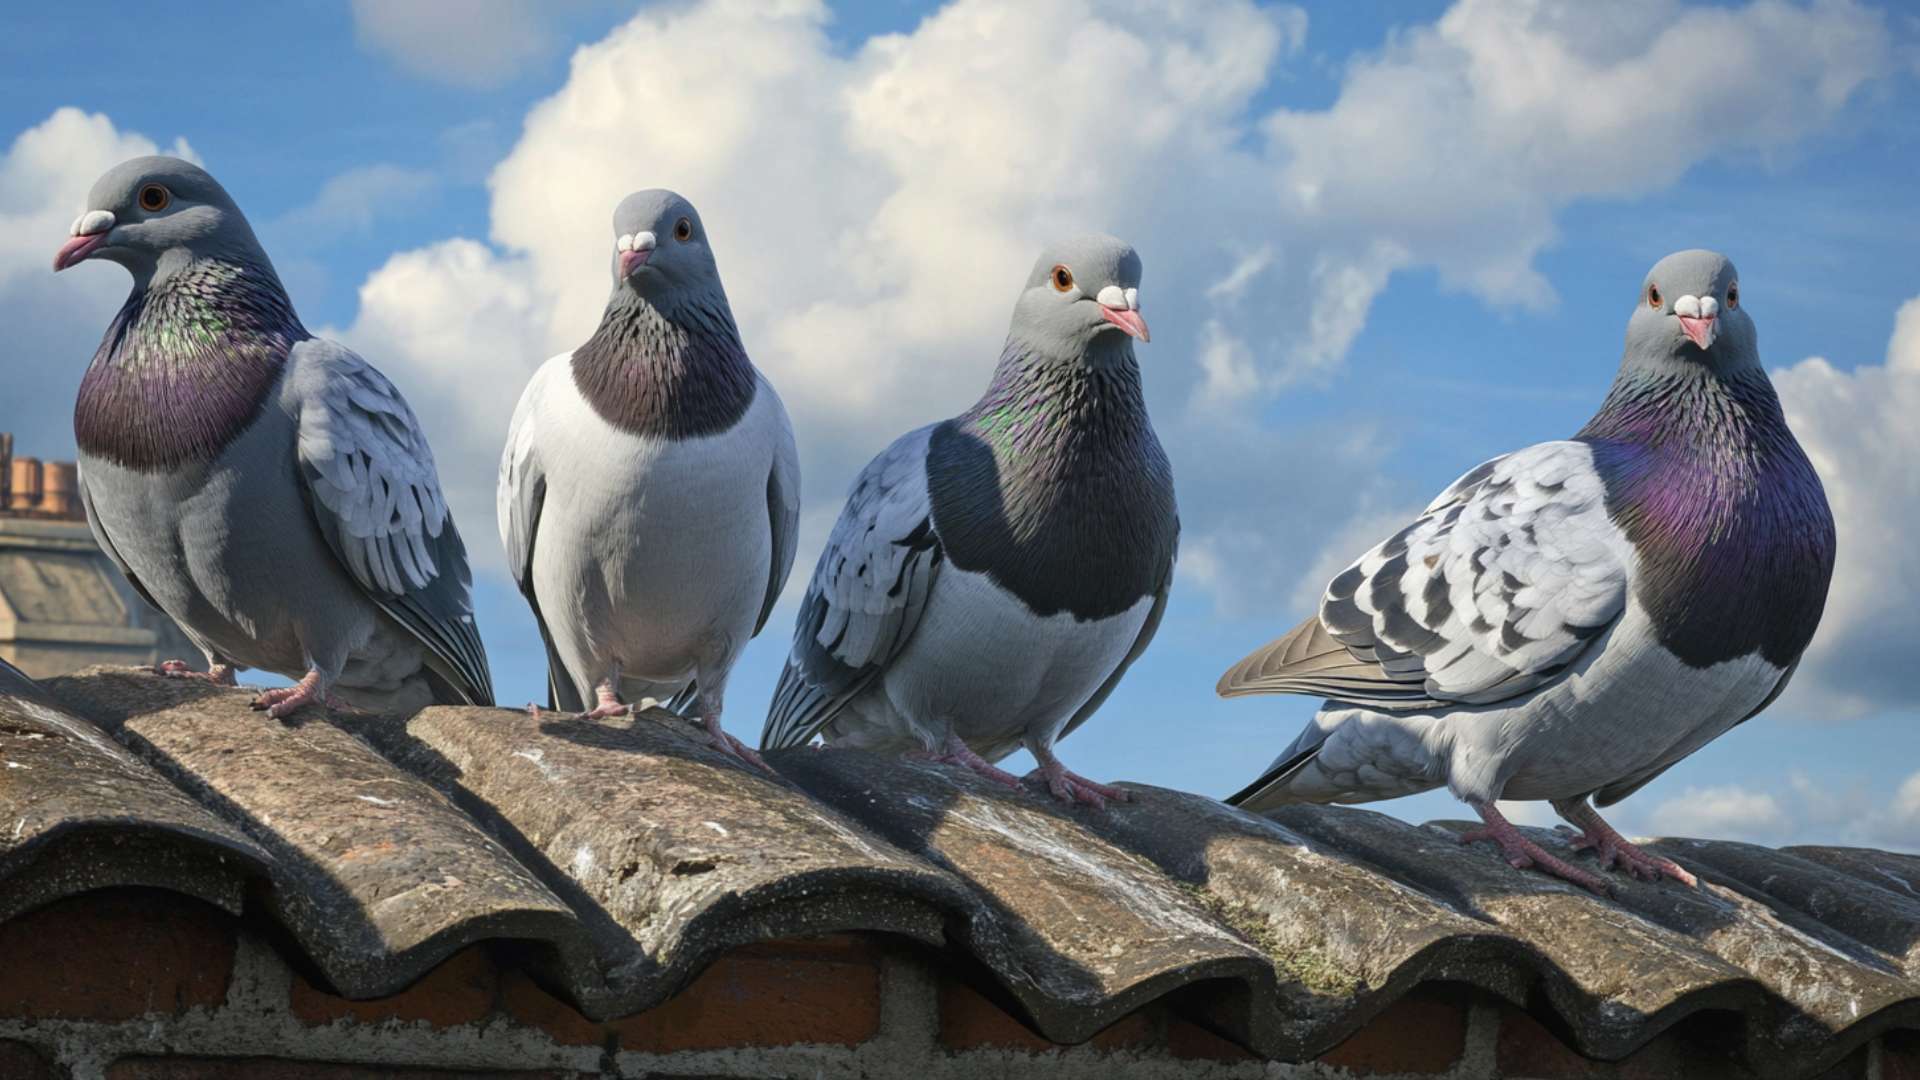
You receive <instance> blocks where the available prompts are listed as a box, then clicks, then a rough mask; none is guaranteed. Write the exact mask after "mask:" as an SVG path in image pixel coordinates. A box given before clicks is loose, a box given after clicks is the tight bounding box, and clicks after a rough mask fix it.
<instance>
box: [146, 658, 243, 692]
mask: <svg viewBox="0 0 1920 1080" xmlns="http://www.w3.org/2000/svg"><path fill="white" fill-rule="evenodd" d="M152 670H153V673H154V674H155V675H161V676H164V677H166V678H169V679H199V680H201V681H203V682H210V683H212V684H213V685H215V686H238V685H240V680H239V679H238V678H236V677H235V675H234V668H233V665H232V664H215V665H213V666H212V667H211V668H209V669H208V670H206V671H195V670H193V668H192V667H191V666H190V665H188V663H187V662H186V661H185V660H162V661H160V662H159V663H157V664H155V665H153V668H152Z"/></svg>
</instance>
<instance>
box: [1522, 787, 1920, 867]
mask: <svg viewBox="0 0 1920 1080" xmlns="http://www.w3.org/2000/svg"><path fill="white" fill-rule="evenodd" d="M1503 805H1504V804H1503ZM1616 816H1617V817H1618V818H1619V819H1620V824H1621V825H1622V827H1623V828H1624V829H1625V830H1626V831H1627V832H1629V833H1632V834H1639V835H1646V836H1690V837H1706V838H1711V839H1716V840H1744V841H1746V842H1748V843H1754V844H1767V845H1770V846H1776V847H1777V846H1781V845H1785V844H1794V843H1819V844H1853V845H1861V846H1867V847H1880V848H1888V849H1891V850H1896V851H1915V850H1920V772H1916V773H1913V774H1911V775H1909V776H1907V777H1905V778H1904V779H1903V780H1901V782H1900V783H1899V784H1897V785H1896V786H1895V788H1894V789H1893V790H1892V791H1891V792H1889V791H1886V790H1885V789H1880V790H1874V789H1873V788H1872V787H1871V786H1870V785H1863V784H1860V783H1841V782H1837V781H1836V779H1835V778H1833V777H1828V778H1827V779H1826V781H1825V782H1822V781H1819V780H1816V779H1814V778H1812V777H1809V776H1807V775H1806V774H1804V773H1798V772H1795V773H1789V774H1788V775H1786V776H1784V777H1779V778H1777V779H1775V780H1774V781H1772V782H1771V783H1769V784H1765V785H1756V786H1747V785H1741V784H1716V785H1711V786H1706V787H1699V786H1689V787H1686V788H1684V789H1682V790H1681V791H1680V793H1679V794H1677V795H1673V796H1670V797H1668V798H1666V799H1664V800H1662V801H1660V802H1659V803H1656V804H1654V806H1653V807H1652V809H1651V810H1638V809H1637V808H1635V807H1634V806H1633V804H1632V803H1628V804H1626V806H1624V807H1622V808H1621V809H1620V810H1619V811H1617V812H1616Z"/></svg>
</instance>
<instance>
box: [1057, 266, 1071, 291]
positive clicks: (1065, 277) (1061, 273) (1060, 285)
mask: <svg viewBox="0 0 1920 1080" xmlns="http://www.w3.org/2000/svg"><path fill="white" fill-rule="evenodd" d="M1053 287H1054V288H1055V289H1056V290H1058V291H1060V292H1066V291H1067V290H1068V289H1071V288H1073V271H1071V270H1069V269H1067V268H1066V267H1064V266H1056V267H1054V268H1053Z"/></svg>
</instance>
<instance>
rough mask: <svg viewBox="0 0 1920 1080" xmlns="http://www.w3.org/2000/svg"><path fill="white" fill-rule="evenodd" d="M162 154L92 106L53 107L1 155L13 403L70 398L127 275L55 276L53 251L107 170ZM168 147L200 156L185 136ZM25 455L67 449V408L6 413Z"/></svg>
mask: <svg viewBox="0 0 1920 1080" xmlns="http://www.w3.org/2000/svg"><path fill="white" fill-rule="evenodd" d="M160 152H162V149H161V147H160V146H159V145H158V144H156V143H155V142H154V141H153V140H152V139H150V138H148V137H146V136H144V135H140V134H137V133H135V132H129V131H121V130H120V129H119V128H117V127H115V126H114V124H113V121H112V120H110V119H108V118H107V117H106V116H103V115H101V114H99V113H87V112H83V111H81V110H79V109H74V108H63V109H58V110H56V111H55V112H54V113H53V114H52V115H51V116H48V117H47V119H45V120H44V121H42V122H40V123H39V124H36V125H34V126H33V127H30V128H28V129H27V130H26V131H24V132H22V133H21V134H20V135H19V136H18V137H17V138H15V139H14V140H13V143H12V145H11V146H9V147H8V148H7V150H6V153H5V155H4V156H0V325H5V326H6V327H7V343H6V353H5V355H6V359H7V382H8V391H9V394H10V395H11V397H12V400H13V401H16V402H51V403H59V402H64V401H71V400H72V399H73V395H74V392H75V391H76V389H77V388H78V387H79V385H80V375H81V372H82V371H84V370H85V369H86V366H87V362H88V361H89V360H91V359H92V358H93V351H94V348H95V347H96V346H97V345H98V344H99V343H100V334H101V331H102V330H104V329H105V328H106V325H107V322H108V320H109V319H111V318H112V317H113V313H114V311H115V310H116V309H117V308H118V307H119V306H120V302H121V301H122V300H124V299H125V298H126V295H127V275H126V274H125V273H124V272H122V271H121V270H119V269H118V268H117V267H113V266H106V265H101V266H82V267H79V268H77V269H74V270H69V271H68V272H66V273H64V274H61V275H60V276H59V277H58V278H57V279H56V278H55V277H54V275H53V273H52V268H53V252H54V249H55V248H57V247H59V246H60V242H61V241H62V240H64V239H65V238H66V235H67V229H68V227H69V226H71V225H72V224H73V219H74V218H75V217H76V216H78V215H79V213H80V211H82V210H84V209H86V206H85V205H84V204H85V202H86V198H87V191H88V190H89V189H90V188H92V187H93V182H94V180H96V179H97V178H98V177H99V176H100V174H101V173H103V172H105V171H107V169H108V168H110V167H112V166H114V165H116V164H118V163H119V162H121V161H124V160H125V159H127V158H130V157H139V156H140V155H142V154H155V153H160ZM165 152H166V153H169V154H173V155H176V156H178V157H184V158H188V159H190V160H197V159H196V158H195V155H194V152H193V149H192V148H191V147H189V146H188V145H187V144H186V142H185V141H184V140H176V141H175V142H174V143H173V144H172V145H171V146H168V147H166V148H165ZM5 422H6V424H7V426H8V427H10V428H11V429H12V430H13V431H15V432H16V433H17V434H18V436H19V450H20V452H21V453H25V454H38V455H42V456H51V455H54V454H68V453H71V452H72V445H73V427H72V423H71V421H70V419H69V415H68V413H67V412H66V410H64V409H61V408H58V407H55V408H45V409H42V408H35V409H21V410H17V411H15V412H14V413H12V414H10V415H8V416H7V417H6V420H5Z"/></svg>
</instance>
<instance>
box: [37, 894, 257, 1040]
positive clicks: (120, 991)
mask: <svg viewBox="0 0 1920 1080" xmlns="http://www.w3.org/2000/svg"><path fill="white" fill-rule="evenodd" d="M233 951H234V923H233V919H232V918H231V917H229V916H228V915H227V914H226V913H225V912H222V911H220V910H219V909H217V908H214V907H211V906H209V905H207V904H204V903H201V902H200V901H198V900H193V899H189V898H187V897H184V896H181V895H180V894H178V893H172V892H166V891H163V890H158V889H109V890H103V891H100V892H94V893H88V894H86V895H83V896H77V897H72V898H70V899H67V900H61V901H58V902H56V903H53V904H49V905H47V906H46V907H43V908H39V909H37V910H35V911H31V912H28V913H27V914H25V915H22V916H19V917H18V918H15V919H12V920H10V921H8V922H7V923H5V924H3V925H0V956H4V957H6V963H5V964H4V965H0V1016H7V1017H26V1018H34V1019H50V1020H130V1019H133V1018H134V1017H138V1016H144V1015H146V1014H148V1013H172V1014H174V1015H178V1014H180V1013H183V1012H185V1011H186V1010H188V1009H190V1008H194V1007H196V1006H198V1007H202V1008H214V1007H216V1006H218V1005H219V1004H220V1003H221V1002H222V1001H223V1000H225V999H226V996H227V980H228V978H229V977H230V976H231V974H232V972H233Z"/></svg>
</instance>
